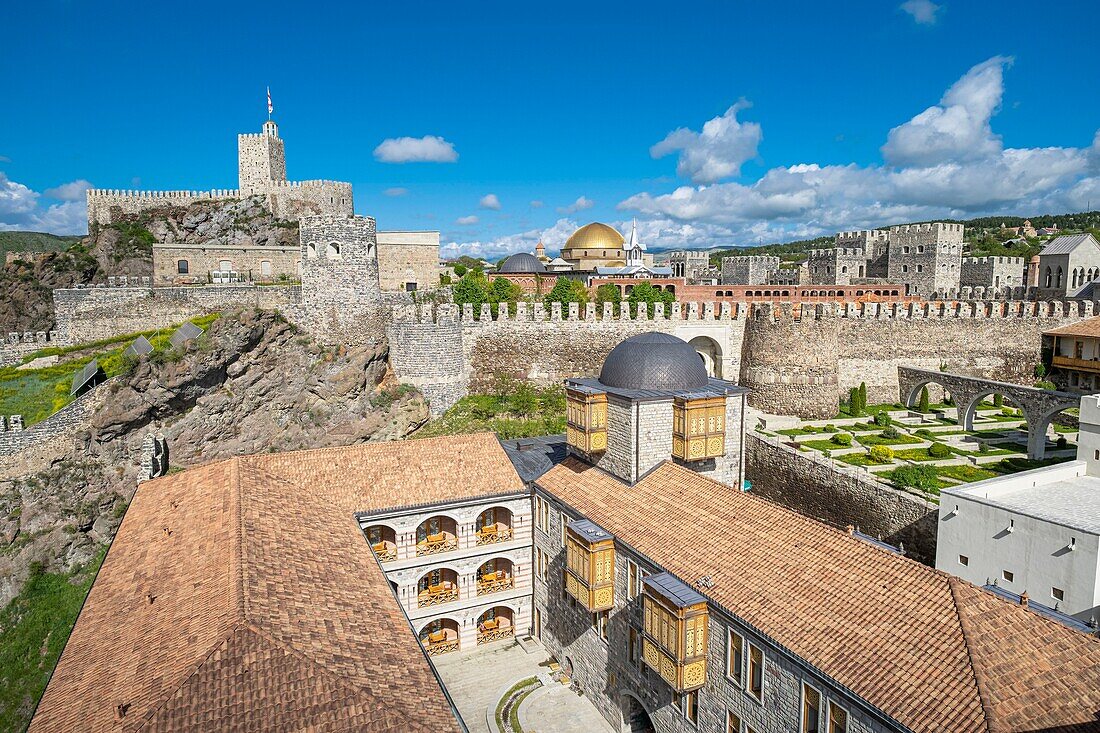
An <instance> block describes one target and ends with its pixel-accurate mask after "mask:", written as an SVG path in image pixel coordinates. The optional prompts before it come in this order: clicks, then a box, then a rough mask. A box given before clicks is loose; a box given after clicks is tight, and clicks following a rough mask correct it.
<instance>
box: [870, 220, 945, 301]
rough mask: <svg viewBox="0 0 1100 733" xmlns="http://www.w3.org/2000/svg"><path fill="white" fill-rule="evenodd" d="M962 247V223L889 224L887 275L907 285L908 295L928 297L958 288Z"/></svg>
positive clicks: (892, 279)
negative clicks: (940, 290) (893, 225)
mask: <svg viewBox="0 0 1100 733" xmlns="http://www.w3.org/2000/svg"><path fill="white" fill-rule="evenodd" d="M962 249H963V225H962V224H943V223H940V222H935V223H931V224H906V225H905V226H897V227H891V228H890V246H889V249H888V274H887V277H888V278H889V280H890V281H891V282H899V283H905V284H906V285H908V286H909V288H908V294H910V295H923V296H928V295H931V294H932V293H935V292H936V291H937V290H939V289H941V288H943V289H950V288H958V287H959V278H960V277H961V275H962Z"/></svg>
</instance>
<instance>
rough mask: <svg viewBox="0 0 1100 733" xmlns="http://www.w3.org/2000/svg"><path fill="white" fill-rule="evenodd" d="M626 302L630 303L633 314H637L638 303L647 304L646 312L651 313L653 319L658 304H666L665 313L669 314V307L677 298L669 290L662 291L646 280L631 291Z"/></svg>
mask: <svg viewBox="0 0 1100 733" xmlns="http://www.w3.org/2000/svg"><path fill="white" fill-rule="evenodd" d="M626 300H627V302H628V303H630V306H631V308H630V310H631V313H636V312H637V310H638V308H637V304H638V303H645V304H646V311H647V312H648V313H649V317H650V318H653V314H654V313H655V312H656V308H655V307H654V306H655V305H656V304H657V303H664V304H665V312H666V313H667V312H668V308H669V306H671V305H672V303H673V301H675V300H676V296H675V295H673V294H672V293H670V292H668V291H667V290H661V289H659V288H657V287H655V286H654V285H653V283H651V282H649V281H648V280H644V281H642V282H640V283H638V284H637V285H635V286H634V288H633V289H632V290H631V291H630V295H628V296H626Z"/></svg>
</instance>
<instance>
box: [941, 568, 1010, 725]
mask: <svg viewBox="0 0 1100 733" xmlns="http://www.w3.org/2000/svg"><path fill="white" fill-rule="evenodd" d="M946 580H947V588H948V590H949V591H950V592H951V607H952V608H953V609H954V611H955V617H956V618H957V619H958V620H959V630H960V631H961V632H962V637H963V651H965V652H966V659H967V662H968V663H969V664H968V666H969V668H970V674H972V675H973V676H974V687H975V689H976V690H977V691H978V702H979V703H980V704H981V706H982V718H983V720H984V721H985V728H986V730H987V731H990V733H992V732H993V731H996V730H999V727H998V726H997V725H996V723H997V717H996V715H994V711H993V701H992V700H990V699H989V693H988V692H987V691H986V680H985V670H982V669H980V668H979V665H978V664H976V663H975V661H974V655H973V654H972V653H971V651H970V644H971V638H970V635H971V634H972V633H973V629H971V627H970V620H969V619H967V618H966V617H965V614H964V613H963V611H962V608H961V607H960V605H959V595H958V586H959V580H958V579H957V578H955V577H954V576H952V575H948V576H947V578H946ZM963 582H964V583H965V581H963ZM968 585H969V584H968ZM975 587H976V586H975Z"/></svg>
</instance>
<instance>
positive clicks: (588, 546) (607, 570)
mask: <svg viewBox="0 0 1100 733" xmlns="http://www.w3.org/2000/svg"><path fill="white" fill-rule="evenodd" d="M565 558H566V562H565V590H566V592H568V593H569V595H571V596H573V597H574V598H576V599H577V600H578V601H580V603H581V604H582V605H583V606H584V607H585V608H587V609H588V610H589V611H606V610H607V609H609V608H611V607H612V606H614V605H615V538H614V537H613V536H612V535H611V534H610V533H608V532H605V531H604V530H602V529H600V528H599V527H598V526H596V525H595V524H594V523H592V522H590V521H588V520H587V519H578V520H574V521H572V522H570V523H569V527H568V529H567V531H566V537H565Z"/></svg>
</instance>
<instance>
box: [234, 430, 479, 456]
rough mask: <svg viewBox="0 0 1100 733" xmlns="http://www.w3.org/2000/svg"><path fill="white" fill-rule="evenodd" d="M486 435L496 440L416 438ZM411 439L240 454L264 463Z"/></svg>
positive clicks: (403, 439) (422, 439) (426, 439)
mask: <svg viewBox="0 0 1100 733" xmlns="http://www.w3.org/2000/svg"><path fill="white" fill-rule="evenodd" d="M485 436H492V438H493V439H494V440H496V433H494V432H492V431H489V430H483V431H480V432H477V433H464V434H461V435H433V436H431V437H429V438H416V439H415V440H418V441H424V442H428V441H444V440H455V439H458V440H461V439H464V438H467V439H468V438H479V437H480V438H484V437H485ZM406 440H409V437H405V438H402V439H401V440H381V441H375V442H366V443H350V444H348V445H329V446H325V447H324V448H301V449H299V450H288V451H279V452H277V453H250V454H249V455H246V456H239V458H241V459H247V460H249V462H251V463H261V464H262V463H264V462H265V459H268V458H281V457H283V456H302V455H314V454H319V453H327V452H331V451H340V450H349V449H352V448H372V449H373V448H376V447H378V446H384V445H392V444H394V443H403V442H405V441H406Z"/></svg>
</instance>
